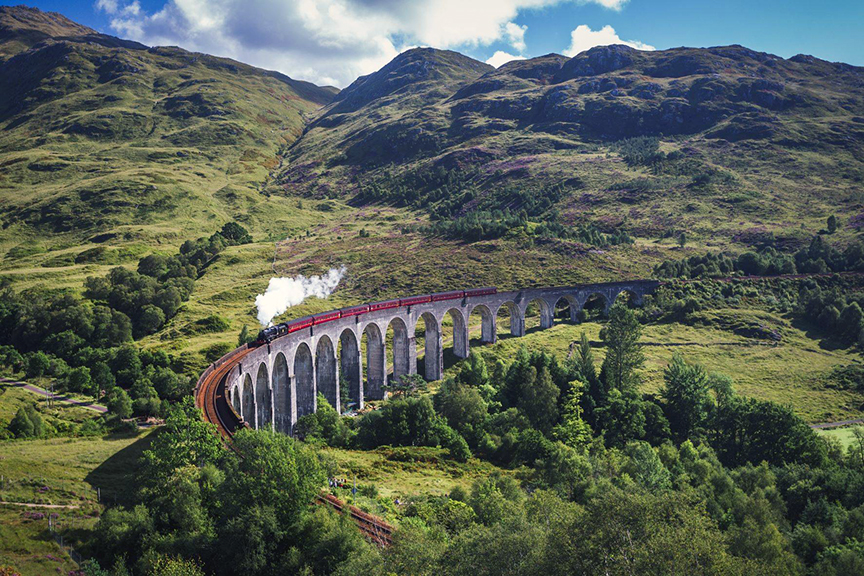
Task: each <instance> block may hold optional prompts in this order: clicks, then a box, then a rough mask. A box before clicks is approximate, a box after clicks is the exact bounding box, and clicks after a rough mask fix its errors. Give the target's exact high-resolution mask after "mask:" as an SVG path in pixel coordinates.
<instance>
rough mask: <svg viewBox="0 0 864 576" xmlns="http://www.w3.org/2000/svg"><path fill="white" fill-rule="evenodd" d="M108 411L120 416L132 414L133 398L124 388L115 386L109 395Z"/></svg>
mask: <svg viewBox="0 0 864 576" xmlns="http://www.w3.org/2000/svg"><path fill="white" fill-rule="evenodd" d="M107 407H108V413H109V414H112V415H114V416H117V417H118V418H129V417H130V416H132V399H131V398H129V394H127V393H126V391H125V390H123V389H122V388H115V389H114V391H112V392H111V394H110V395H109V396H108V406H107Z"/></svg>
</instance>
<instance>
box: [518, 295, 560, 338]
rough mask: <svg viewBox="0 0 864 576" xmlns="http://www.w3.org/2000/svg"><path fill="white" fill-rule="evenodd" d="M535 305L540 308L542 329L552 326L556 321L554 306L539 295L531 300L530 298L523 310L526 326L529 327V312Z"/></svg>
mask: <svg viewBox="0 0 864 576" xmlns="http://www.w3.org/2000/svg"><path fill="white" fill-rule="evenodd" d="M534 305H536V306H537V308H538V309H539V313H540V329H541V330H545V329H546V328H551V327H552V323H553V321H554V320H553V316H552V314H553V311H552V306H550V305H549V302H547V301H546V300H545V299H544V298H540V297H539V296H538V297H537V298H532V299H531V300H529V301H528V302H527V303H526V304H525V308H524V309H523V310H522V318H523V322H524V326H525V328H526V329H527V328H528V324H529V321H528V313H529V311H530V310H531V309H532V308H533V307H534Z"/></svg>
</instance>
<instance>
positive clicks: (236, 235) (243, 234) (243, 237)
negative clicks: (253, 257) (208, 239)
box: [219, 222, 252, 245]
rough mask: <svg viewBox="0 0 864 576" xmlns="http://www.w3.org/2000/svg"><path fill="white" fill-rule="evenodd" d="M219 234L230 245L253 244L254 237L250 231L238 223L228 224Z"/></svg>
mask: <svg viewBox="0 0 864 576" xmlns="http://www.w3.org/2000/svg"><path fill="white" fill-rule="evenodd" d="M219 234H220V235H221V236H222V237H223V238H225V240H227V241H228V243H229V244H232V245H236V244H249V243H250V242H252V236H251V235H250V234H249V231H248V230H246V228H244V227H243V226H242V225H240V224H238V223H237V222H227V223H225V225H224V226H222V229H221V230H219Z"/></svg>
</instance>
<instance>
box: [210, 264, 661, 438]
mask: <svg viewBox="0 0 864 576" xmlns="http://www.w3.org/2000/svg"><path fill="white" fill-rule="evenodd" d="M659 285H660V282H658V281H656V280H634V281H630V282H610V283H605V284H589V285H579V286H569V287H557V288H528V289H524V290H515V291H512V292H498V293H496V294H490V295H484V296H472V297H464V298H460V299H456V300H445V301H440V302H427V303H423V304H417V305H413V306H399V307H396V308H390V309H386V310H378V311H374V312H368V313H365V314H361V315H359V316H351V317H347V318H340V319H337V320H334V321H332V322H328V323H326V324H320V325H315V326H311V327H309V328H305V329H302V330H299V331H297V332H293V333H291V334H287V335H285V336H282V337H280V338H276V339H275V340H273V341H271V342H269V343H265V344H262V345H260V346H258V347H257V348H255V349H253V350H249V351H248V352H246V353H245V354H243V355H242V356H241V357H240V359H239V360H238V361H236V365H235V366H232V367H231V368H230V371H229V372H228V373H227V375H226V377H225V380H224V389H223V390H222V393H224V394H225V400H226V401H227V403H228V404H229V405H230V407H231V408H233V411H234V412H235V413H236V415H237V416H239V417H240V418H241V419H242V420H243V421H245V423H246V424H248V425H249V426H251V427H253V428H270V429H273V430H276V431H278V432H285V433H288V434H290V433H292V431H293V429H294V425H295V424H296V423H297V420H298V419H299V418H300V417H301V416H304V415H306V414H311V413H313V412H314V411H315V410H316V409H317V394H318V393H319V392H320V393H321V394H323V395H324V397H325V398H327V401H328V402H329V403H330V404H331V405H332V406H334V407H335V408H336V409H337V410H338V411H339V412H340V413H341V412H344V411H345V410H344V408H345V407H343V406H341V402H342V398H343V397H347V398H350V402H351V403H352V404H353V405H354V407H356V408H357V409H362V408H363V405H364V402H365V401H366V400H367V399H370V400H378V399H382V398H384V395H385V386H386V385H387V381H388V378H399V377H400V376H402V375H403V374H415V373H416V372H417V346H416V342H415V336H414V334H415V327H416V326H417V325H418V323H420V322H421V321H422V326H423V327H424V328H425V337H424V341H425V343H424V347H425V350H424V351H425V354H424V361H423V365H424V372H425V373H424V374H423V376H424V377H425V378H426V380H430V381H432V380H439V379H440V378H441V377H442V374H443V370H444V360H443V359H444V346H443V342H442V323H443V322H444V320H445V318H446V317H448V316H449V317H450V320H451V322H452V325H453V354H454V355H455V356H457V357H459V358H466V357H467V356H468V351H469V335H468V326H469V318H471V316H472V315H478V316H479V318H480V321H481V326H482V328H481V334H480V341H481V342H482V343H484V344H491V343H494V342H496V341H497V338H498V334H497V324H496V318H497V317H498V314H499V312H502V311H503V310H506V311H507V312H508V313H509V316H510V333H511V334H512V335H513V336H524V335H525V315H526V311H527V310H528V307H529V306H530V305H531V304H532V303H536V304H537V306H538V307H539V309H540V328H541V329H545V328H550V327H552V325H553V323H554V316H555V310H556V308H557V309H559V310H560V309H563V308H564V306H563V305H564V304H565V303H566V305H567V307H568V308H569V312H570V319H571V320H572V321H576V319H577V315H578V313H579V311H580V310H582V309H583V307H584V306H585V304H586V303H587V302H588V301H589V300H595V299H599V300H600V301H601V303H602V306H603V311H604V314H605V313H608V311H609V308H610V307H611V306H612V304H613V303H614V302H615V300H616V299H617V298H618V297H619V296H620V295H621V294H623V293H627V294H628V295H629V297H630V301H631V302H632V303H633V304H634V305H637V306H639V305H641V304H642V299H643V297H644V296H645V295H647V294H651V293H653V292H654V290H656V288H657V287H658V286H659ZM388 330H389V334H390V335H391V337H390V338H388ZM388 347H389V350H388ZM361 350H365V354H361ZM236 352H237V351H234V352H232V353H231V354H229V355H228V356H231V355H237V354H236ZM228 356H226V357H225V358H224V359H223V360H222V361H220V362H217V364H224V362H225V361H230V360H228ZM364 362H365V368H366V369H365V377H364ZM208 370H212V367H211V368H210V369H208ZM341 387H347V390H348V393H347V395H345V394H342V393H340V389H341Z"/></svg>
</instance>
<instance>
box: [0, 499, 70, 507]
mask: <svg viewBox="0 0 864 576" xmlns="http://www.w3.org/2000/svg"><path fill="white" fill-rule="evenodd" d="M2 504H5V505H6V506H24V507H25V508H80V506H78V504H31V503H29V502H4V501H2V500H0V505H2Z"/></svg>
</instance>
